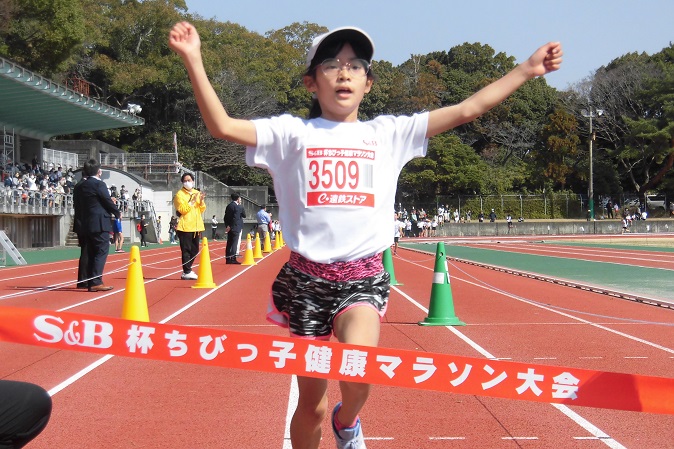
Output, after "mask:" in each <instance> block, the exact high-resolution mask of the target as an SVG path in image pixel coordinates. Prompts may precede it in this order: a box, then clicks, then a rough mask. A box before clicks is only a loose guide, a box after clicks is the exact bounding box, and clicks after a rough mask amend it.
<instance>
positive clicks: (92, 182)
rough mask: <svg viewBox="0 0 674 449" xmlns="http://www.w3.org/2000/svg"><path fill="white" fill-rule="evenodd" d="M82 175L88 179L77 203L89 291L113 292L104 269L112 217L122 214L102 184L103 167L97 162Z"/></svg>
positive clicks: (94, 161)
mask: <svg viewBox="0 0 674 449" xmlns="http://www.w3.org/2000/svg"><path fill="white" fill-rule="evenodd" d="M83 174H84V176H86V177H87V179H86V180H85V181H83V182H82V186H81V187H80V189H79V191H78V192H77V194H76V199H75V201H74V202H75V203H76V204H79V206H80V207H79V208H80V212H81V213H80V214H78V215H79V217H80V218H81V223H80V226H81V230H82V232H83V233H84V239H85V245H86V248H87V255H88V258H89V260H88V273H87V274H88V279H89V282H88V287H89V291H90V292H100V291H107V290H112V286H108V285H105V284H103V268H104V267H105V261H106V260H107V259H108V252H109V251H110V232H111V231H112V217H113V216H114V217H115V218H119V217H120V212H119V209H117V206H115V203H113V202H112V199H111V198H110V192H108V188H107V187H106V185H105V183H104V182H103V181H101V165H100V164H99V163H98V161H96V159H89V160H88V161H87V162H85V163H84V169H83Z"/></svg>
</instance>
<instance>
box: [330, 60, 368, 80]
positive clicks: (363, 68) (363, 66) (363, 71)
mask: <svg viewBox="0 0 674 449" xmlns="http://www.w3.org/2000/svg"><path fill="white" fill-rule="evenodd" d="M320 66H321V70H322V71H323V74H324V75H325V76H331V77H332V76H334V77H337V76H338V75H339V72H341V71H342V69H344V68H346V69H347V70H348V71H349V74H350V75H351V76H353V77H354V78H362V77H364V76H366V75H367V74H368V72H369V71H370V63H369V62H367V61H366V60H364V59H357V58H356V59H352V60H351V61H349V62H342V61H340V60H339V59H336V58H330V59H326V60H325V61H323V62H321V64H320Z"/></svg>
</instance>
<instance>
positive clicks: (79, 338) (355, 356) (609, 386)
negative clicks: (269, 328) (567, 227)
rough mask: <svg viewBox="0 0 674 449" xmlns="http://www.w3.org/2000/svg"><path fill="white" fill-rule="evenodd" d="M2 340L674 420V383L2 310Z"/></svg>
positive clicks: (0, 333)
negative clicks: (668, 416)
mask: <svg viewBox="0 0 674 449" xmlns="http://www.w3.org/2000/svg"><path fill="white" fill-rule="evenodd" d="M0 341H6V342H13V343H22V344H27V345H35V346H43V347H48V348H53V349H66V350H73V351H85V352H93V353H100V354H113V355H118V356H125V357H136V358H143V359H152V360H164V361H170V362H181V363H195V364H200V365H211V366H218V367H224V368H237V369H245V370H255V371H263V372H268V373H278V374H296V375H298V376H308V377H320V378H325V379H334V380H340V381H348V382H364V383H370V384H379V385H388V386H394V387H403V388H418V389H425V390H436V391H444V392H448V393H459V394H469V395H477V396H489V397H498V398H507V399H518V400H525V401H536V402H547V403H557V404H566V405H579V406H587V407H598V408H608V409H616V410H631V411H641V412H649V413H663V414H674V394H673V393H672V392H674V379H670V378H664V377H654V376H642V375H636V374H623V373H612V372H602V371H593V370H586V369H577V368H568V367H561V366H547V365H536V364H528V363H518V362H509V361H499V360H486V359H483V358H473V357H461V356H455V355H451V354H438V353H428V352H418V351H407V350H399V349H395V348H381V347H377V348H372V347H364V346H353V345H345V344H341V343H335V342H324V341H315V340H305V339H299V338H289V337H276V336H272V335H262V334H251V333H245V332H235V331H222V330H216V329H210V328H200V327H191V326H189V327H188V326H176V325H170V324H158V323H144V322H139V321H129V320H124V319H120V318H109V317H102V316H93V315H84V314H76V313H68V312H54V311H47V310H36V309H25V308H14V307H0Z"/></svg>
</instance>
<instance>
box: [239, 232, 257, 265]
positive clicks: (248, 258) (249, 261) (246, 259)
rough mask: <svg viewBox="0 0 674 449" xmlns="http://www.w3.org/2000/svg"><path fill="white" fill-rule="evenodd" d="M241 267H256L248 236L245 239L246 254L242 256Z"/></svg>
mask: <svg viewBox="0 0 674 449" xmlns="http://www.w3.org/2000/svg"><path fill="white" fill-rule="evenodd" d="M241 265H256V262H255V258H254V257H253V244H252V243H251V238H250V234H248V237H246V252H245V253H244V255H243V262H241Z"/></svg>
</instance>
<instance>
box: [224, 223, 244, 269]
mask: <svg viewBox="0 0 674 449" xmlns="http://www.w3.org/2000/svg"><path fill="white" fill-rule="evenodd" d="M239 235H241V230H238V231H232V230H231V229H230V230H229V231H228V232H227V247H226V248H225V258H226V259H227V261H228V262H229V261H232V260H236V253H238V252H239V248H237V244H238V243H239Z"/></svg>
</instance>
